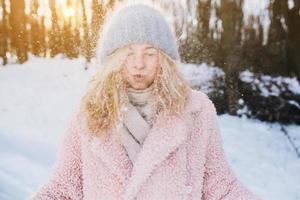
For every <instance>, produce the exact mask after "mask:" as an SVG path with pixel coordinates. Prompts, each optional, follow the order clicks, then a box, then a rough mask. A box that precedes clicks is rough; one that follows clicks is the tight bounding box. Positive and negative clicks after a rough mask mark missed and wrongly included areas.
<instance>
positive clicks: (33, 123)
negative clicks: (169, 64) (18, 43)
mask: <svg viewBox="0 0 300 200" xmlns="http://www.w3.org/2000/svg"><path fill="white" fill-rule="evenodd" d="M188 66H189V65H183V67H188ZM183 70H184V69H183ZM202 70H203V67H202ZM95 71H96V67H95V65H91V68H90V69H89V70H84V59H82V58H80V59H76V60H67V59H63V58H62V57H56V58H55V59H44V58H35V57H31V58H30V61H29V62H27V63H25V64H23V65H18V64H10V65H8V66H6V67H4V68H0V199H1V200H19V199H25V198H26V197H27V196H28V195H29V194H30V193H31V192H33V191H35V190H36V189H37V188H38V187H39V186H40V185H41V184H43V183H45V182H46V181H47V179H48V176H49V171H50V168H51V166H52V164H53V162H54V160H55V157H56V152H57V148H58V146H59V143H60V141H61V137H62V133H63V131H64V128H65V126H66V123H67V122H68V119H69V117H70V114H71V112H72V109H73V108H74V106H75V104H77V103H78V102H79V100H80V97H81V96H82V95H83V93H84V91H85V89H86V86H87V83H88V80H89V78H90V77H91V76H92V75H93V74H94V73H95ZM208 74H209V73H208ZM185 75H186V76H189V73H185ZM191 76H192V75H191ZM205 78H207V76H206V77H205ZM188 79H189V80H192V79H193V77H188ZM200 82H201V81H200ZM219 124H220V130H221V134H222V138H223V142H224V148H225V152H226V155H227V157H228V160H229V162H230V165H231V166H232V168H233V170H234V171H235V173H236V175H237V176H238V178H239V179H240V180H241V182H242V183H243V184H244V185H245V186H246V187H248V188H249V189H250V190H252V191H253V192H254V193H256V194H257V195H258V196H260V197H262V199H272V200H283V199H284V200H286V199H287V200H299V199H300V159H299V158H297V156H296V154H295V152H294V150H293V148H292V147H291V145H290V143H289V141H288V139H287V138H286V136H285V135H284V134H283V132H282V131H281V130H280V128H281V125H280V124H277V123H275V124H271V123H263V122H260V121H258V120H249V119H246V118H238V117H233V116H230V115H221V116H219ZM285 128H286V130H287V131H288V132H289V133H290V134H291V135H292V137H295V138H298V141H300V126H286V127H285ZM298 144H299V146H300V143H298Z"/></svg>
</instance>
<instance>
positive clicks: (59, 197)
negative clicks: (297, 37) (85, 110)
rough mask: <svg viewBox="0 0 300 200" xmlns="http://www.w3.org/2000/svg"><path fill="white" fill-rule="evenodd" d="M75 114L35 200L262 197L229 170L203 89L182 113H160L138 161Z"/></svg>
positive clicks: (112, 136) (111, 137)
mask: <svg viewBox="0 0 300 200" xmlns="http://www.w3.org/2000/svg"><path fill="white" fill-rule="evenodd" d="M72 116H73V117H71V119H70V122H69V126H68V127H67V128H66V131H65V134H64V138H63V140H62V143H61V148H60V149H59V153H58V159H57V161H56V162H55V165H54V166H53V168H52V172H51V176H50V178H49V180H48V182H47V183H46V184H45V185H42V186H41V187H40V188H39V189H38V190H37V191H36V192H35V193H33V194H31V196H30V197H29V199H30V200H80V199H81V200H83V199H84V200H100V199H105V200H107V199H112V200H114V199H120V200H133V199H138V200H148V199H154V200H156V199H167V200H168V199H170V200H176V199H178V200H183V199H193V200H194V199H199V200H259V199H260V198H259V197H258V196H256V195H255V194H253V193H252V192H251V191H249V190H248V189H247V188H245V187H244V185H243V184H242V183H241V182H240V181H239V180H238V179H237V177H236V175H235V174H234V172H233V171H232V170H231V169H230V166H229V163H228V162H227V160H226V157H225V153H224V150H223V147H222V139H221V136H220V133H219V128H218V122H217V114H216V109H215V106H214V104H213V103H212V101H211V100H210V99H209V98H208V96H207V95H206V94H204V93H203V92H201V91H196V90H191V92H190V93H189V95H188V105H187V107H186V109H185V111H184V113H183V114H182V115H181V116H180V117H174V116H167V115H165V114H160V115H158V116H157V120H156V121H155V123H154V125H153V127H152V128H151V130H150V132H149V135H148V136H147V138H146V139H145V141H144V145H143V147H142V149H141V150H140V152H139V154H138V157H137V159H136V161H135V163H134V165H132V163H131V162H130V159H129V157H128V155H127V154H126V150H125V148H124V147H123V146H122V144H121V142H120V140H118V139H117V138H116V137H115V134H109V135H108V136H107V137H103V138H99V137H95V136H91V135H89V134H88V132H87V129H86V128H85V127H84V125H83V123H82V121H83V119H82V114H81V113H80V112H79V111H78V109H75V112H74V113H73V115H72ZM108 131H109V132H112V131H113V130H108Z"/></svg>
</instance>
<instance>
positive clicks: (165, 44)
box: [97, 3, 180, 63]
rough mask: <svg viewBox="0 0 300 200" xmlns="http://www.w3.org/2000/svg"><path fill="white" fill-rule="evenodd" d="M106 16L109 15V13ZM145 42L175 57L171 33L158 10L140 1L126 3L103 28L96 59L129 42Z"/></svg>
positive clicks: (177, 55) (173, 35) (102, 57)
mask: <svg viewBox="0 0 300 200" xmlns="http://www.w3.org/2000/svg"><path fill="white" fill-rule="evenodd" d="M109 17H110V16H109ZM135 42H137V43H138V42H141V43H143V42H146V43H150V44H151V45H153V46H154V47H156V48H159V49H161V50H162V51H163V52H164V53H166V54H167V55H169V56H170V57H171V58H173V59H174V60H179V59H180V58H179V54H178V49H177V41H176V37H175V34H174V33H173V32H172V30H171V27H170V26H169V24H168V23H167V21H166V19H165V18H164V17H163V15H162V14H161V13H160V12H159V10H157V9H155V8H154V7H151V6H149V5H146V4H143V3H135V4H132V5H128V6H125V7H123V8H122V9H119V11H116V12H115V14H113V16H112V17H111V19H109V20H108V21H107V22H106V24H105V25H104V28H103V33H102V36H100V39H99V42H98V47H97V48H98V50H97V60H98V61H99V60H100V62H99V63H103V60H104V59H105V57H106V56H108V55H109V54H111V53H112V52H114V51H115V50H116V49H118V48H120V47H123V46H125V45H127V44H130V43H135Z"/></svg>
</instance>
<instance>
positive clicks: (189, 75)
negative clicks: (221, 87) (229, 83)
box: [178, 63, 225, 93]
mask: <svg viewBox="0 0 300 200" xmlns="http://www.w3.org/2000/svg"><path fill="white" fill-rule="evenodd" d="M178 70H179V71H180V72H181V74H182V75H183V77H184V78H185V79H186V80H187V81H188V82H190V83H191V84H192V85H193V86H201V89H202V91H204V92H205V93H209V92H212V91H213V89H214V85H213V82H212V80H213V79H215V78H217V77H224V75H225V74H224V72H223V70H222V69H220V68H219V67H215V66H213V64H207V63H202V64H200V65H196V64H191V63H182V64H181V65H179V67H178Z"/></svg>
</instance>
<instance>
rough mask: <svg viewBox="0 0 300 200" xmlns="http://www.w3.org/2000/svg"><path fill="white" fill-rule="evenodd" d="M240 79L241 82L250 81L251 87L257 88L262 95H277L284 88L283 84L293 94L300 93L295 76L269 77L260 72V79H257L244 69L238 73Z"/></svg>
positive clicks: (299, 86) (299, 85)
mask: <svg viewBox="0 0 300 200" xmlns="http://www.w3.org/2000/svg"><path fill="white" fill-rule="evenodd" d="M240 79H241V80H242V81H243V82H246V83H250V84H251V85H252V88H254V89H258V90H259V91H260V93H261V95H262V96H264V97H268V96H279V95H280V92H281V91H284V90H285V86H287V89H288V90H290V91H291V92H292V93H293V94H295V95H299V94H300V84H299V82H298V80H297V78H296V77H283V76H276V77H271V76H269V75H263V74H262V75H260V79H261V80H259V79H258V78H257V77H255V76H254V74H253V73H252V72H250V71H249V70H245V71H243V72H241V73H240ZM266 86H268V87H266ZM279 87H280V88H279Z"/></svg>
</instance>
